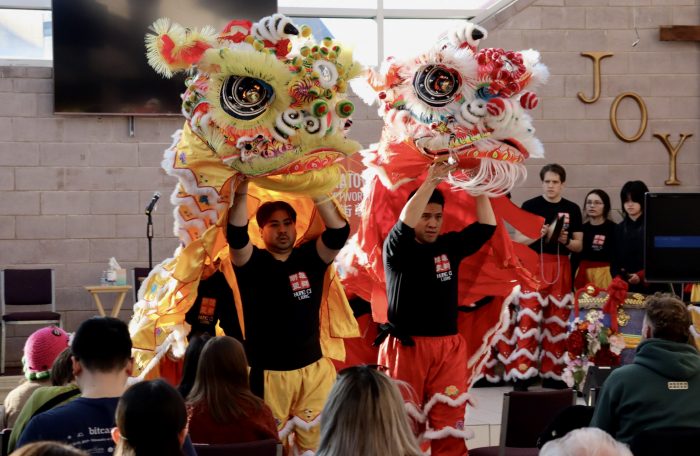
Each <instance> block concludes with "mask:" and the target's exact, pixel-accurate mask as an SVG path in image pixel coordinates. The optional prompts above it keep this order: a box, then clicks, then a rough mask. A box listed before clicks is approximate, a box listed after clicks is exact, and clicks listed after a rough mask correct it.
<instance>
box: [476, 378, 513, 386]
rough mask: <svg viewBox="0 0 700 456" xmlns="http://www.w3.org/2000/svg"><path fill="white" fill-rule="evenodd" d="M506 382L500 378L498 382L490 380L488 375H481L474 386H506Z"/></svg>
mask: <svg viewBox="0 0 700 456" xmlns="http://www.w3.org/2000/svg"><path fill="white" fill-rule="evenodd" d="M505 384H506V382H505V381H503V380H498V381H497V382H490V381H488V379H487V378H486V377H481V378H480V379H479V380H477V381H476V382H475V383H474V384H473V385H472V388H493V387H496V386H504V385H505Z"/></svg>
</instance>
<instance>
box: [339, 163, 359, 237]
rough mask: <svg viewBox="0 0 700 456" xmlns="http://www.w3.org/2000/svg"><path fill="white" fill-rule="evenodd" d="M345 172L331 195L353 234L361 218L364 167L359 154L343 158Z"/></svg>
mask: <svg viewBox="0 0 700 456" xmlns="http://www.w3.org/2000/svg"><path fill="white" fill-rule="evenodd" d="M344 166H345V173H344V174H343V176H342V178H341V179H340V185H338V188H337V189H336V191H335V192H334V193H333V196H334V197H335V198H336V199H337V201H338V203H340V207H341V208H342V209H343V211H344V212H345V215H346V217H348V219H349V221H350V229H351V234H354V233H355V232H356V231H357V229H358V228H359V226H360V223H361V220H362V186H363V185H364V181H363V179H362V171H364V169H365V167H364V165H363V164H362V161H361V155H360V154H359V153H355V154H353V155H351V156H350V157H348V158H347V159H345V162H344Z"/></svg>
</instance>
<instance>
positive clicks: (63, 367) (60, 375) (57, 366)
mask: <svg viewBox="0 0 700 456" xmlns="http://www.w3.org/2000/svg"><path fill="white" fill-rule="evenodd" d="M72 356H73V352H71V351H70V347H69V348H66V349H65V350H63V351H62V352H61V354H60V355H58V358H56V361H54V362H53V366H51V384H52V385H53V386H63V385H67V384H68V383H70V382H72V381H73V379H74V378H75V376H74V375H73V362H72V360H71V357H72Z"/></svg>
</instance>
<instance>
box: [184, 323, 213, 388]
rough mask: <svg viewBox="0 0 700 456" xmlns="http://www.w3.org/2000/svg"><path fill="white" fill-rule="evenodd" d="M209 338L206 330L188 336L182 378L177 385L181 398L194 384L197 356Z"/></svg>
mask: <svg viewBox="0 0 700 456" xmlns="http://www.w3.org/2000/svg"><path fill="white" fill-rule="evenodd" d="M209 339H211V335H209V333H208V332H205V333H203V334H197V335H195V336H193V337H192V338H190V340H189V343H188V344H187V350H185V362H184V364H183V366H182V379H180V384H179V385H178V386H177V390H178V391H179V392H180V394H181V395H182V397H183V398H185V399H186V398H187V396H188V395H189V394H190V391H192V387H193V386H194V379H195V378H196V377H197V366H198V365H199V356H200V355H201V354H202V350H203V349H204V345H205V344H206V343H207V341H208V340H209Z"/></svg>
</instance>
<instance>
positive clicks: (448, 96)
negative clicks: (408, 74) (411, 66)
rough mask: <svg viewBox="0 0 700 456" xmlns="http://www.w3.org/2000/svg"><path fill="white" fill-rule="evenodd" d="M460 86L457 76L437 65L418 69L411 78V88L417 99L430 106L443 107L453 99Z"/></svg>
mask: <svg viewBox="0 0 700 456" xmlns="http://www.w3.org/2000/svg"><path fill="white" fill-rule="evenodd" d="M461 84H462V80H461V78H460V77H459V74H458V73H457V72H456V71H454V70H452V69H449V68H446V67H443V66H439V65H428V66H425V67H423V68H421V69H420V71H418V72H417V73H416V75H415V76H414V78H413V88H414V89H415V91H416V94H417V95H418V98H420V99H421V100H423V101H424V102H425V103H427V104H429V105H430V106H445V105H446V104H448V103H450V102H451V101H452V100H454V99H455V96H456V94H457V92H458V91H459V88H460V86H461Z"/></svg>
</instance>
